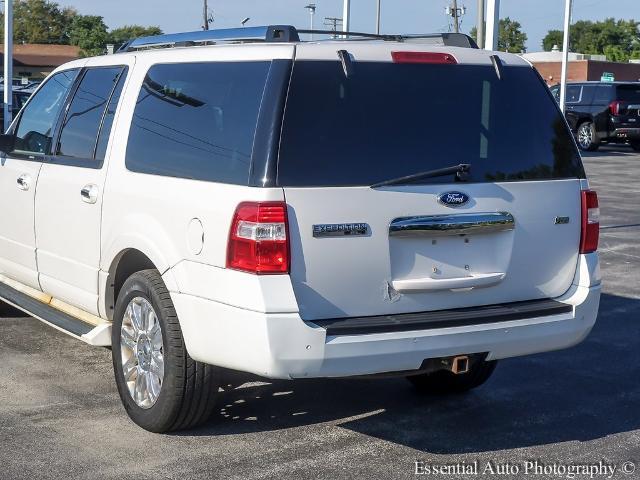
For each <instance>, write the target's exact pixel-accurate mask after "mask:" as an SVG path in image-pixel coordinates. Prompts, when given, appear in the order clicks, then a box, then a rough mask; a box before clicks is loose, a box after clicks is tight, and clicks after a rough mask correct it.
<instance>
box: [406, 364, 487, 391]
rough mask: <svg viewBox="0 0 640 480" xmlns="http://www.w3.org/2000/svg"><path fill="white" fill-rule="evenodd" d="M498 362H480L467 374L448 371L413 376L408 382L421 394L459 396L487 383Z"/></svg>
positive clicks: (473, 365)
mask: <svg viewBox="0 0 640 480" xmlns="http://www.w3.org/2000/svg"><path fill="white" fill-rule="evenodd" d="M497 363H498V362H497V361H496V360H493V361H489V362H487V361H484V360H479V361H477V362H475V363H473V364H472V365H471V367H470V369H469V371H468V372H467V373H461V374H458V375H456V374H454V373H452V372H450V371H448V370H437V371H435V372H430V373H421V374H419V375H411V376H409V377H407V380H409V382H410V383H411V384H412V385H413V386H414V387H415V388H416V390H418V391H419V392H420V393H427V394H432V395H447V394H459V393H464V392H467V391H469V390H471V389H473V388H476V387H479V386H480V385H482V384H483V383H484V382H486V381H487V380H488V379H489V377H491V374H493V371H494V370H495V368H496V365H497Z"/></svg>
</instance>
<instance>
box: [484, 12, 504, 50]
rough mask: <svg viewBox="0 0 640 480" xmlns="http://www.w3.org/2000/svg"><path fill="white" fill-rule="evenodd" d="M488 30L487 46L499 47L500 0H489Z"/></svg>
mask: <svg viewBox="0 0 640 480" xmlns="http://www.w3.org/2000/svg"><path fill="white" fill-rule="evenodd" d="M487 2H488V3H487V30H486V32H485V35H486V37H487V38H486V40H485V48H486V49H487V50H497V49H498V33H499V32H500V0H487Z"/></svg>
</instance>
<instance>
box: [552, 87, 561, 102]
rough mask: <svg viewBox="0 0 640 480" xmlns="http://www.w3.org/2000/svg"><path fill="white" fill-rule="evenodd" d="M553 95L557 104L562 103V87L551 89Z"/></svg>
mask: <svg viewBox="0 0 640 480" xmlns="http://www.w3.org/2000/svg"><path fill="white" fill-rule="evenodd" d="M551 95H553V98H555V99H556V102H559V101H560V87H553V88H552V89H551Z"/></svg>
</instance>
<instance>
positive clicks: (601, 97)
mask: <svg viewBox="0 0 640 480" xmlns="http://www.w3.org/2000/svg"><path fill="white" fill-rule="evenodd" d="M611 100H613V87H612V86H610V85H598V88H597V89H596V94H595V96H594V97H593V103H595V104H596V105H609V103H610V102H611Z"/></svg>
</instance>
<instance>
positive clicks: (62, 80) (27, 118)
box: [14, 69, 78, 155]
mask: <svg viewBox="0 0 640 480" xmlns="http://www.w3.org/2000/svg"><path fill="white" fill-rule="evenodd" d="M77 75H78V69H73V70H66V71H64V72H59V73H56V74H55V75H53V76H52V77H51V78H49V79H48V80H47V81H46V83H45V84H44V85H43V86H42V87H41V88H40V90H38V91H37V92H36V93H35V94H34V96H33V98H32V99H31V101H30V102H29V104H28V105H26V107H25V109H24V110H23V111H22V114H21V116H20V119H19V120H18V122H19V123H18V125H17V127H16V129H15V135H16V143H15V148H14V151H15V152H16V153H24V154H40V155H42V154H46V153H49V152H50V149H51V141H52V136H53V130H54V127H55V124H56V121H57V119H58V115H59V114H60V111H61V110H62V107H63V105H64V103H65V101H66V99H67V96H68V95H69V90H70V89H71V85H72V84H73V81H74V80H75V78H76V76H77Z"/></svg>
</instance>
